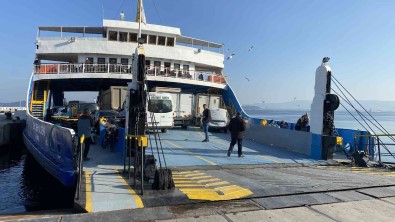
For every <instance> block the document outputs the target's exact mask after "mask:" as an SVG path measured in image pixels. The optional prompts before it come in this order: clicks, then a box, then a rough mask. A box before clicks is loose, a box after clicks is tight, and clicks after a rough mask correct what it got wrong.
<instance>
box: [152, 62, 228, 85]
mask: <svg viewBox="0 0 395 222" xmlns="http://www.w3.org/2000/svg"><path fill="white" fill-rule="evenodd" d="M145 71H146V75H147V76H158V77H172V78H181V79H192V80H196V81H203V82H212V83H220V84H226V77H225V76H224V75H221V74H216V73H215V72H212V71H199V70H184V69H174V68H173V69H172V68H167V67H166V68H161V67H159V66H148V67H145Z"/></svg>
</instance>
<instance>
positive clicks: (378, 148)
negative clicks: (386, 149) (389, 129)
mask: <svg viewBox="0 0 395 222" xmlns="http://www.w3.org/2000/svg"><path fill="white" fill-rule="evenodd" d="M377 151H378V152H379V162H381V151H380V139H379V136H377Z"/></svg>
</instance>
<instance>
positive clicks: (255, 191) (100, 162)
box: [75, 128, 395, 212]
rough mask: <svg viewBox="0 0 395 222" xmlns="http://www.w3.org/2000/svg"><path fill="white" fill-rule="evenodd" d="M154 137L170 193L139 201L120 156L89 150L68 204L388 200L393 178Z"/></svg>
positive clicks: (190, 135) (220, 140)
mask: <svg viewBox="0 0 395 222" xmlns="http://www.w3.org/2000/svg"><path fill="white" fill-rule="evenodd" d="M160 135H161V137H162V145H163V147H164V152H165V155H166V161H167V165H168V166H169V167H170V168H171V169H172V170H173V178H174V181H175V185H176V188H175V189H173V190H167V191H156V190H151V188H150V185H149V184H147V185H146V186H145V192H144V195H140V193H139V192H140V191H139V187H136V188H135V187H133V186H129V184H130V182H129V181H128V178H127V174H124V173H122V171H123V162H122V159H121V158H119V156H120V153H116V152H110V151H109V150H108V149H102V148H101V147H100V146H98V145H95V146H92V147H91V151H90V157H91V160H90V161H86V162H84V164H85V166H84V171H85V174H84V178H83V184H82V185H83V186H82V187H83V189H82V193H81V198H80V200H78V201H76V202H75V204H76V205H77V206H78V207H80V208H82V209H84V210H85V211H86V212H103V211H114V210H122V209H134V208H144V207H145V208H147V207H158V206H172V205H185V204H196V203H204V202H211V201H225V200H238V199H243V200H245V199H252V200H254V202H256V203H257V204H258V205H261V206H263V207H264V208H271V209H276V208H284V207H289V206H294V205H295V204H296V205H304V204H314V203H315V204H317V203H319V204H322V203H333V202H339V201H344V200H345V199H344V198H346V199H347V198H351V199H353V200H357V199H360V198H362V199H364V198H366V197H367V196H369V189H368V191H366V192H367V194H366V195H364V194H361V193H360V192H356V191H355V190H357V189H358V190H359V189H367V188H372V187H374V188H379V187H384V188H382V189H386V191H385V192H390V193H391V192H392V193H393V194H394V195H395V189H394V188H393V187H391V186H395V180H394V178H393V177H394V176H395V172H394V171H390V170H376V169H361V168H351V167H345V166H343V167H342V166H336V165H333V162H331V161H317V160H314V159H311V158H308V157H306V156H303V155H300V154H296V153H293V152H290V151H287V150H284V149H281V148H277V147H272V146H265V145H262V144H259V143H256V142H254V141H251V140H246V141H244V145H243V151H244V154H245V157H244V158H238V157H237V154H233V155H232V156H231V157H227V156H226V151H227V149H228V146H229V144H228V143H229V138H228V137H229V134H224V133H211V137H210V142H209V143H202V142H201V140H202V139H203V133H202V132H200V131H199V129H198V128H190V129H188V130H181V129H174V130H170V131H169V132H168V133H166V134H160ZM235 149H236V150H237V148H236V147H235ZM147 152H150V150H149V148H148V150H147ZM350 192H351V193H350ZM345 194H347V195H345ZM344 195H345V196H344ZM350 195H351V196H350ZM285 198H287V201H285ZM289 198H291V200H292V201H289Z"/></svg>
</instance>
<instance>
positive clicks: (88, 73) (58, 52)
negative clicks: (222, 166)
mask: <svg viewBox="0 0 395 222" xmlns="http://www.w3.org/2000/svg"><path fill="white" fill-rule="evenodd" d="M140 24H141V33H142V36H141V37H142V39H143V40H144V42H145V43H146V44H144V48H145V52H146V53H145V56H146V75H147V82H148V87H149V88H150V89H152V88H154V87H173V88H180V89H181V90H182V91H183V92H187V93H193V94H199V93H207V92H208V91H215V92H216V93H217V94H220V95H222V98H223V101H224V103H225V104H226V106H227V107H228V108H231V109H233V110H237V111H242V108H241V106H240V104H239V103H238V101H237V99H236V96H235V95H234V93H233V91H232V89H231V88H230V86H229V85H228V84H227V81H226V75H225V74H224V73H223V69H224V48H223V45H222V44H220V43H215V42H210V41H206V40H201V39H198V38H193V37H188V36H184V35H183V34H182V33H181V30H180V28H177V27H170V26H162V25H155V24H148V23H147V24H145V23H140ZM138 30H139V22H131V21H124V20H122V19H121V20H108V19H104V20H103V25H102V26H99V27H92V26H70V27H64V26H58V27H56V26H41V27H38V33H37V39H36V61H35V64H34V67H33V72H32V74H31V78H30V82H29V87H28V91H27V100H26V101H27V118H26V129H25V130H24V142H25V144H26V146H27V148H28V149H29V151H30V152H31V153H32V155H33V156H34V157H35V159H36V160H37V161H38V162H39V163H40V164H41V165H42V166H43V168H44V169H46V170H47V171H48V172H49V173H50V174H51V175H53V176H54V177H55V178H57V179H58V180H59V181H60V182H61V183H62V184H63V185H65V186H73V185H74V184H75V181H76V177H75V175H76V166H77V162H76V161H77V160H76V159H77V157H76V153H77V144H78V140H77V134H76V131H75V129H73V127H72V124H67V123H73V122H74V123H75V121H76V119H75V118H68V119H67V120H64V121H63V122H62V123H61V124H59V121H56V120H54V118H53V117H52V116H51V113H53V109H54V108H55V107H62V106H64V99H65V96H64V93H65V92H79V91H100V90H107V89H109V88H110V87H112V86H127V83H128V82H131V81H133V80H132V75H131V70H132V59H133V52H134V51H135V49H136V47H137V46H138V42H137V41H138ZM44 61H45V62H44ZM243 115H245V113H244V112H243Z"/></svg>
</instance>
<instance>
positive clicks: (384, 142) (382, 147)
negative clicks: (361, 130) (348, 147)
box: [354, 134, 395, 163]
mask: <svg viewBox="0 0 395 222" xmlns="http://www.w3.org/2000/svg"><path fill="white" fill-rule="evenodd" d="M394 136H395V134H373V135H372V134H364V135H355V136H354V147H362V148H363V151H365V153H366V154H368V155H369V156H370V157H372V158H373V159H374V160H376V161H379V162H391V163H395V155H394V154H393V153H392V152H391V150H394V147H395V139H394Z"/></svg>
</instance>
